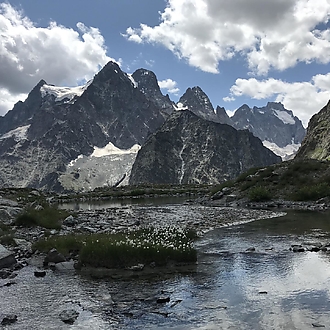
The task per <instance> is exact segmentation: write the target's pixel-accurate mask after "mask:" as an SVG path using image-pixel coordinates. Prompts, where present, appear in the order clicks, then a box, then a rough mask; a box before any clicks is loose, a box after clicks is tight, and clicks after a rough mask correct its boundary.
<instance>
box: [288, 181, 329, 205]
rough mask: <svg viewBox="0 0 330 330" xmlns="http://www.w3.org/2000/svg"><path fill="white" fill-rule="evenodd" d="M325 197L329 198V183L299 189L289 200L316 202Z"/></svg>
mask: <svg viewBox="0 0 330 330" xmlns="http://www.w3.org/2000/svg"><path fill="white" fill-rule="evenodd" d="M327 196H330V187H329V183H327V182H322V183H317V184H312V185H308V186H303V187H301V188H300V189H299V190H297V191H296V192H293V193H292V194H291V198H290V199H292V200H294V201H317V200H319V199H321V198H323V197H327Z"/></svg>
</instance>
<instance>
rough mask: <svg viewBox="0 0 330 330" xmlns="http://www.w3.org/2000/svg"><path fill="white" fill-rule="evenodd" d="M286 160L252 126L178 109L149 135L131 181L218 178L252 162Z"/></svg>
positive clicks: (228, 176)
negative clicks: (238, 127) (237, 125)
mask: <svg viewBox="0 0 330 330" xmlns="http://www.w3.org/2000/svg"><path fill="white" fill-rule="evenodd" d="M280 161H281V158H280V157H278V156H276V155H275V154H274V153H273V152H271V151H270V150H269V149H267V148H265V147H264V146H263V145H262V143H261V141H260V140H259V139H258V138H256V137H254V136H253V135H252V133H250V132H248V131H247V130H244V131H237V130H235V129H234V128H232V127H230V126H228V125H223V124H219V123H215V122H211V121H207V120H204V119H201V118H200V117H198V116H196V115H195V114H193V113H192V112H191V111H189V110H182V111H177V112H174V113H173V114H172V115H171V116H170V117H169V118H168V119H167V120H166V122H165V123H164V124H163V125H162V127H161V128H160V129H159V130H158V131H157V132H156V133H155V134H153V135H152V136H150V137H149V139H148V140H147V141H146V143H145V144H144V146H143V147H142V148H141V150H140V151H139V153H138V155H137V158H136V161H135V163H134V165H133V168H132V172H131V176H130V180H129V183H130V184H141V183H154V184H160V183H173V184H187V183H209V184H215V183H220V182H223V181H225V180H229V179H232V178H235V177H237V176H238V175H239V174H240V173H242V172H244V171H246V170H248V169H249V168H251V167H258V166H267V165H270V164H274V163H278V162H280Z"/></svg>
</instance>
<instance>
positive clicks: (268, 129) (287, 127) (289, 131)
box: [230, 102, 305, 148]
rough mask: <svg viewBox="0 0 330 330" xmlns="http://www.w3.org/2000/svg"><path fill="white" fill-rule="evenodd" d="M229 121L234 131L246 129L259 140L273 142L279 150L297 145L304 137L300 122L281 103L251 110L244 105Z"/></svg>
mask: <svg viewBox="0 0 330 330" xmlns="http://www.w3.org/2000/svg"><path fill="white" fill-rule="evenodd" d="M230 119H231V121H232V125H233V127H235V128H236V129H248V130H249V131H250V132H252V133H253V135H255V136H257V137H258V138H259V139H260V140H262V141H265V140H267V141H269V142H273V143H275V144H277V145H278V146H279V147H281V148H282V147H285V146H287V145H289V144H293V143H294V144H299V143H301V141H302V139H303V138H304V136H305V129H304V127H303V125H302V123H301V121H300V120H299V119H298V118H297V117H295V116H294V115H293V113H292V111H290V110H286V109H285V108H284V106H283V105H282V104H281V103H276V102H269V103H268V104H267V106H265V107H262V108H258V107H253V109H251V108H249V106H247V105H246V104H244V105H242V106H241V107H240V108H239V109H237V110H236V112H235V114H234V116H233V117H232V118H230Z"/></svg>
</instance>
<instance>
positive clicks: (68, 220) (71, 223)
mask: <svg viewBox="0 0 330 330" xmlns="http://www.w3.org/2000/svg"><path fill="white" fill-rule="evenodd" d="M76 224H77V220H76V219H75V218H74V217H73V216H72V215H69V216H68V217H67V218H65V219H64V220H63V225H64V226H68V227H74V226H75V225H76Z"/></svg>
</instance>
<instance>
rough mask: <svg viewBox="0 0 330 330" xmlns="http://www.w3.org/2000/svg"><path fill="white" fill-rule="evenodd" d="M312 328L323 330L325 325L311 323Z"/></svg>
mask: <svg viewBox="0 0 330 330" xmlns="http://www.w3.org/2000/svg"><path fill="white" fill-rule="evenodd" d="M312 326H313V327H314V328H325V325H323V324H320V323H312Z"/></svg>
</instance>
